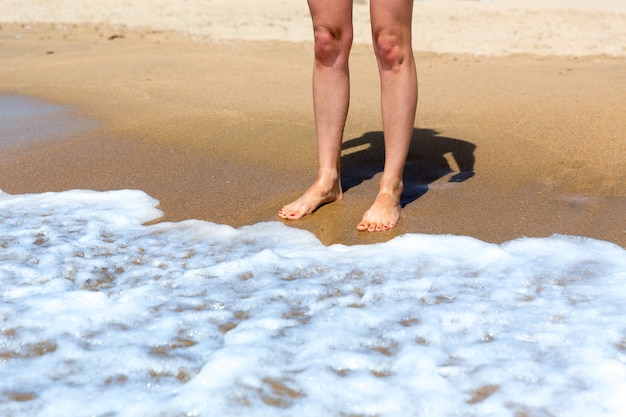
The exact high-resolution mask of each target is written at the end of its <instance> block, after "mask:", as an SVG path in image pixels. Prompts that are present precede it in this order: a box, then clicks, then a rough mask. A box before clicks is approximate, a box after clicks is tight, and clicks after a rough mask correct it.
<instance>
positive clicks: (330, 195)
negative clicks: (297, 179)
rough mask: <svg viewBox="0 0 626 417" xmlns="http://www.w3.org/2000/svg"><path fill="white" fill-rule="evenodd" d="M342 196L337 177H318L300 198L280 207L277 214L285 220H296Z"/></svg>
mask: <svg viewBox="0 0 626 417" xmlns="http://www.w3.org/2000/svg"><path fill="white" fill-rule="evenodd" d="M337 177H338V176H337ZM342 198H343V192H342V191H341V183H340V181H339V179H331V180H324V179H320V178H318V179H317V180H316V181H315V183H314V184H313V185H311V187H309V189H308V190H306V191H305V192H304V194H302V196H301V197H300V198H298V199H297V200H296V201H293V202H292V203H289V204H287V205H286V206H284V207H283V208H282V209H280V210H279V211H278V216H279V217H280V218H282V219H285V220H298V219H301V218H303V217H304V216H306V215H307V214H311V213H313V212H314V211H315V210H317V209H318V208H319V207H321V206H323V205H324V204H328V203H332V202H333V201H338V200H341V199H342Z"/></svg>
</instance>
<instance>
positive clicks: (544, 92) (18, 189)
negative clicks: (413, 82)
mask: <svg viewBox="0 0 626 417" xmlns="http://www.w3.org/2000/svg"><path fill="white" fill-rule="evenodd" d="M19 27H20V25H18V24H15V25H13V24H9V25H7V24H3V25H2V29H1V30H0V34H1V36H2V41H1V45H2V46H1V48H0V54H1V55H2V56H3V62H6V65H3V67H2V68H0V78H1V79H3V80H5V82H4V83H3V86H2V87H1V88H0V94H17V95H25V96H31V97H38V98H41V99H43V100H46V101H50V102H53V103H60V104H63V105H70V106H73V108H74V109H75V110H76V115H77V116H78V117H85V118H88V119H90V120H95V121H98V122H99V125H98V126H97V127H94V128H92V129H90V130H89V131H87V132H84V133H80V134H76V135H70V136H69V137H67V138H64V139H60V140H55V141H46V142H41V143H37V144H36V145H27V146H24V147H20V148H19V150H17V151H16V150H11V151H7V152H3V156H0V162H2V164H1V167H0V178H2V180H1V181H2V183H0V189H2V190H4V191H5V192H7V193H9V194H22V193H31V192H43V191H60V190H64V189H72V188H89V189H94V190H106V189H119V188H134V189H141V190H143V191H145V192H147V193H148V194H150V195H151V196H152V197H154V198H156V199H158V200H159V201H160V202H161V206H160V208H161V209H162V210H163V211H164V212H165V217H164V218H163V219H162V220H163V221H180V220H184V219H189V218H196V219H201V220H208V221H212V222H216V223H223V224H229V225H231V226H234V227H238V226H242V225H245V224H251V223H256V222H260V221H268V220H278V217H277V216H276V211H277V210H278V208H280V207H281V206H282V205H283V204H284V203H285V202H288V201H291V200H292V199H294V198H296V197H297V196H298V195H299V194H300V193H301V192H302V191H303V190H304V189H305V188H306V187H308V185H309V182H310V181H311V180H312V177H314V174H315V143H314V131H313V121H312V110H311V104H310V91H309V90H310V63H311V50H310V45H309V44H307V43H290V42H276V41H256V42H249V41H233V40H231V41H222V42H194V41H193V40H191V39H189V38H188V37H187V36H185V35H182V34H179V33H170V32H159V31H156V32H153V31H146V32H141V31H134V30H126V31H122V30H119V28H113V27H106V26H103V25H91V24H82V25H76V26H74V27H69V28H67V29H65V30H59V29H55V28H54V26H53V25H49V24H41V25H40V24H31V29H30V32H29V34H28V35H24V34H22V36H21V38H18V37H17V36H16V35H18V34H19V33H18V32H23V30H20V28H19ZM276 56H280V57H281V60H280V61H278V60H276V59H272V57H276ZM416 60H417V65H418V76H419V78H420V102H419V104H418V117H417V125H416V130H415V135H414V141H413V142H414V145H415V146H414V148H413V149H412V151H411V155H410V157H409V161H408V165H407V172H408V175H409V177H410V181H409V184H408V185H409V187H408V188H410V189H411V190H412V191H411V192H410V193H408V194H410V195H408V197H407V199H408V201H409V202H408V204H407V205H406V206H405V208H404V210H403V218H402V220H401V222H400V224H399V226H398V227H397V228H396V229H395V230H393V231H391V232H385V233H377V234H364V233H358V232H356V231H355V230H354V227H355V226H356V223H357V222H358V221H359V219H360V217H361V215H362V213H363V211H365V210H366V209H367V207H369V204H371V199H373V198H374V196H375V190H376V185H377V180H378V176H379V162H378V161H380V158H381V155H382V154H381V139H382V137H381V133H380V130H381V127H380V121H379V119H380V117H379V115H378V111H379V109H378V85H377V73H376V70H375V63H374V61H373V55H372V53H371V51H370V48H369V47H367V46H364V45H355V47H354V51H353V55H352V61H351V68H352V95H353V96H352V103H351V110H350V114H349V118H348V123H347V126H346V134H345V140H344V145H345V148H346V150H345V151H344V156H343V158H342V163H343V164H344V168H343V170H344V173H343V175H345V176H346V177H345V179H344V183H350V185H354V186H352V187H351V188H350V189H349V190H347V192H346V196H345V201H343V202H342V203H339V204H337V203H335V204H331V205H327V206H324V207H322V208H321V209H319V210H318V211H317V212H315V213H314V214H313V215H311V216H309V218H305V219H304V220H301V221H298V222H288V224H289V225H292V226H294V227H297V228H302V229H306V230H309V231H311V232H313V233H315V234H316V236H318V238H319V239H320V240H321V241H322V242H323V243H324V244H332V243H343V244H359V243H374V242H381V241H386V240H389V239H391V238H393V237H395V236H397V235H399V234H403V233H427V234H458V235H468V236H472V237H475V238H478V239H481V240H485V241H488V242H496V243H501V242H504V241H508V240H511V239H514V238H517V237H522V236H530V237H535V236H536V237H543V236H549V235H552V234H569V235H579V236H587V237H592V238H597V239H602V240H607V241H610V242H613V243H616V244H618V245H620V246H622V247H626V219H624V216H623V213H624V212H626V190H625V187H626V185H625V184H626V173H623V169H621V168H620V167H621V165H622V163H623V161H624V158H626V144H625V142H626V141H624V137H623V132H626V121H624V120H623V110H624V108H623V106H624V105H623V103H622V101H623V100H620V98H623V97H624V96H626V86H624V83H623V82H622V83H620V80H623V74H622V73H623V71H622V69H623V68H624V65H626V58H624V57H608V56H586V57H562V56H560V57H558V56H531V55H513V56H506V57H478V56H472V55H455V54H444V55H441V54H436V53H422V52H417V53H416ZM468 160H470V161H471V160H473V164H474V167H473V169H474V174H475V175H474V176H472V177H469V178H465V181H462V182H455V181H454V180H453V177H454V176H455V175H457V174H458V171H459V170H460V167H462V166H464V164H467V163H468V162H467V161H468ZM457 178H458V177H457ZM450 180H453V181H452V182H450Z"/></svg>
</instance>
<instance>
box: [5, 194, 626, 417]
mask: <svg viewBox="0 0 626 417" xmlns="http://www.w3.org/2000/svg"><path fill="white" fill-rule="evenodd" d="M157 204H158V202H157V201H156V200H154V199H153V198H151V197H149V196H148V195H146V194H145V193H143V192H141V191H132V190H120V191H109V192H94V191H85V190H75V191H66V192H61V193H44V194H31V195H8V194H6V193H1V192H0V411H2V413H1V414H2V415H3V416H7V417H8V416H23V415H30V416H68V415H71V416H236V415H263V416H294V415H298V416H322V415H324V416H355V415H362V416H521V415H528V416H553V415H558V416H594V417H600V416H623V415H624V413H625V411H624V410H626V397H624V395H623V393H624V392H626V310H625V309H624V298H625V296H626V251H625V250H624V249H623V248H621V247H619V246H617V245H614V244H611V243H608V242H603V241H598V240H592V239H586V238H580V237H567V236H553V237H550V238H542V239H529V238H522V239H517V240H514V241H511V242H507V243H505V244H502V245H496V244H490V243H485V242H482V241H479V240H476V239H473V238H470V237H462V236H427V235H416V234H410V235H404V236H400V237H398V238H395V239H393V240H391V241H389V242H387V243H382V244H375V245H362V246H343V245H332V246H324V245H323V244H321V243H320V242H319V240H317V238H316V237H315V236H314V235H312V234H310V233H308V232H306V231H302V230H297V229H294V228H290V227H287V226H286V225H284V224H282V223H279V222H270V223H261V224H255V225H251V226H246V227H242V228H239V229H233V228H231V227H229V226H225V225H219V224H214V223H209V222H204V221H197V220H189V221H184V222H180V223H156V224H152V225H144V223H146V222H149V221H151V220H155V219H158V218H159V216H160V215H161V212H160V211H159V210H157V209H156V208H155V207H156V206H157Z"/></svg>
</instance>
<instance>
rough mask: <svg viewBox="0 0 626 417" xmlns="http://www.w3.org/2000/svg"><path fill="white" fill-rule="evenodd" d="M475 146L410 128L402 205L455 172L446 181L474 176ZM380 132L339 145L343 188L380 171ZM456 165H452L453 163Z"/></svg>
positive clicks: (357, 183) (381, 154) (382, 151)
mask: <svg viewBox="0 0 626 417" xmlns="http://www.w3.org/2000/svg"><path fill="white" fill-rule="evenodd" d="M475 149H476V145H474V144H473V143H470V142H466V141H463V140H460V139H454V138H447V137H444V136H439V132H437V131H436V130H432V129H414V130H413V137H412V139H411V146H410V148H409V155H408V157H407V161H406V166H405V170H404V193H403V194H402V198H401V200H400V202H401V204H402V207H404V206H406V205H407V204H409V203H412V202H413V201H415V200H417V199H418V198H420V197H421V196H422V195H424V194H425V193H426V192H427V191H428V186H429V184H431V183H433V182H434V181H436V180H438V179H440V178H442V177H444V176H446V175H448V174H450V173H453V172H455V174H454V175H453V176H451V177H450V179H449V182H463V181H465V180H467V179H469V178H471V177H473V176H474V150H475ZM384 155H385V146H384V136H383V132H368V133H365V134H364V135H363V136H361V137H358V138H354V139H350V140H347V141H345V142H344V143H343V145H342V156H341V183H342V186H343V191H344V192H345V191H347V190H349V189H350V188H352V187H355V186H357V185H359V184H361V183H362V182H363V181H366V180H369V179H371V178H373V177H374V176H375V175H376V174H378V173H379V172H382V171H383V162H384ZM455 165H456V166H455Z"/></svg>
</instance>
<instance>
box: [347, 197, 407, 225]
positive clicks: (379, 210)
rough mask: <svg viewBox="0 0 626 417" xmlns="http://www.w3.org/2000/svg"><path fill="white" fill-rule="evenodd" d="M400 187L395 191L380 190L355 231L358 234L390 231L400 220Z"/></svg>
mask: <svg viewBox="0 0 626 417" xmlns="http://www.w3.org/2000/svg"><path fill="white" fill-rule="evenodd" d="M401 195H402V185H400V186H399V191H398V187H396V191H394V192H392V191H388V190H387V189H384V188H381V190H380V192H379V193H378V195H377V196H376V199H375V200H374V203H373V204H372V206H371V207H370V208H369V210H367V211H366V212H365V214H364V215H363V218H362V219H361V223H359V224H358V226H357V227H356V230H358V231H360V232H365V231H367V232H382V231H384V230H389V229H392V228H394V227H395V226H396V224H398V221H399V220H400V211H401V206H400V196H401Z"/></svg>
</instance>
